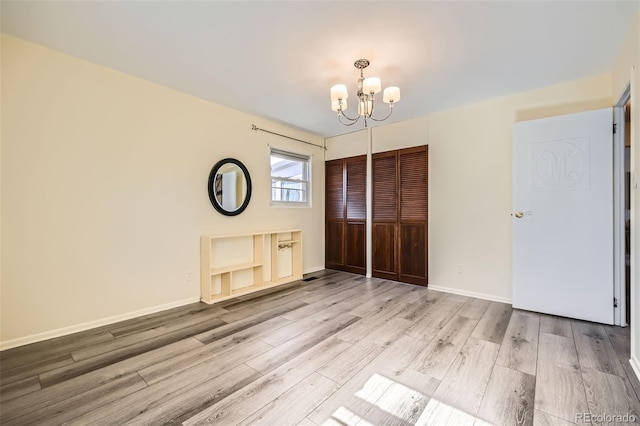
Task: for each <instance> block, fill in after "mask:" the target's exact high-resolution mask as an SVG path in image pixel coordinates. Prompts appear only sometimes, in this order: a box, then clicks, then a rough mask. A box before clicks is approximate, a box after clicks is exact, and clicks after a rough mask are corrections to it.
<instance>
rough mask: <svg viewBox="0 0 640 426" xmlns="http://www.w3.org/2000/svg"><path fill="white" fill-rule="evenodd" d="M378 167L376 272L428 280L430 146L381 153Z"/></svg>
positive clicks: (404, 279) (376, 161) (376, 156)
mask: <svg viewBox="0 0 640 426" xmlns="http://www.w3.org/2000/svg"><path fill="white" fill-rule="evenodd" d="M372 162H373V163H372V169H373V212H372V213H373V214H372V216H373V232H372V234H373V241H372V246H373V265H372V266H373V276H374V277H379V278H386V279H391V280H397V281H402V282H407V283H411V284H418V285H425V286H426V285H427V276H428V268H427V219H428V217H427V215H428V175H429V173H428V164H429V151H428V147H427V146H420V147H415V148H407V149H402V150H397V151H388V152H382V153H377V154H374V155H373V156H372Z"/></svg>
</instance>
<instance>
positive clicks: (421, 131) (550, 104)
mask: <svg viewBox="0 0 640 426" xmlns="http://www.w3.org/2000/svg"><path fill="white" fill-rule="evenodd" d="M611 105H612V99H611V75H610V74H605V75H600V76H595V77H592V78H588V79H584V80H579V81H574V82H569V83H565V84H560V85H556V86H550V87H546V88H542V89H539V90H534V91H530V92H526V93H520V94H515V95H512V96H508V97H504V98H499V99H493V100H490V101H486V102H481V103H477V104H473V105H469V106H466V107H464V108H457V109H454V110H449V111H443V112H438V113H434V114H431V115H429V116H425V117H420V118H417V119H413V120H407V121H403V122H398V123H392V124H389V125H384V126H380V127H375V128H374V129H373V131H372V146H373V151H374V152H380V151H386V150H391V149H397V148H405V147H408V146H417V145H424V144H428V145H429V287H430V288H434V289H440V290H445V291H450V292H456V293H462V294H468V295H476V296H480V297H485V298H489V299H493V300H501V301H507V302H508V301H510V300H511V216H510V213H511V128H512V125H513V123H515V122H516V121H520V120H525V119H533V118H541V117H545V116H553V115H559V114H564V113H571V112H579V111H585V110H589V109H596V108H604V107H610V106H611ZM401 107H402V105H398V106H397V108H401ZM353 141H357V144H354V146H351V147H349V148H347V146H349V144H350V143H351V142H353ZM365 152H366V132H358V133H352V134H349V135H346V136H341V137H335V138H331V139H328V140H327V158H340V157H341V156H350V155H357V154H363V153H365ZM344 153H348V155H342V154H344ZM460 264H462V265H463V273H461V274H460V273H458V268H459V265H460Z"/></svg>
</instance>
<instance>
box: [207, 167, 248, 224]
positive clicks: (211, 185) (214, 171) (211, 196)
mask: <svg viewBox="0 0 640 426" xmlns="http://www.w3.org/2000/svg"><path fill="white" fill-rule="evenodd" d="M228 163H232V164H235V165H236V166H238V167H240V170H242V173H243V174H244V178H245V180H246V181H247V193H246V195H245V197H244V202H243V203H242V204H241V205H240V207H238V208H237V209H236V210H234V211H231V212H230V211H227V210H225V209H223V208H222V206H221V205H220V204H218V201H217V200H216V192H215V188H214V181H215V178H216V174H217V173H218V170H219V169H220V167H222V166H223V165H225V164H228ZM207 189H208V191H209V200H210V201H211V204H212V205H213V207H214V208H215V209H216V210H217V211H218V213H220V214H223V215H225V216H237V215H239V214H240V213H242V212H243V211H245V209H246V208H247V206H248V205H249V201H250V200H251V176H250V175H249V170H247V168H246V167H245V165H244V164H242V162H241V161H240V160H236V159H235V158H224V159H222V160H220V161H218V162H217V163H216V164H215V166H213V168H212V169H211V173H209V184H208V187H207Z"/></svg>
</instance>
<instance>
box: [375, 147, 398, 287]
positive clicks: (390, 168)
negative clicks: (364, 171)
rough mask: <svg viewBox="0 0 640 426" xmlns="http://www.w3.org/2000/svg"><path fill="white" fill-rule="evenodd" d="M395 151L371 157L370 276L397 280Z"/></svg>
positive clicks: (396, 175) (396, 166) (396, 156)
mask: <svg viewBox="0 0 640 426" xmlns="http://www.w3.org/2000/svg"><path fill="white" fill-rule="evenodd" d="M397 154H398V152H397V151H390V152H381V153H379V154H374V155H373V156H372V171H373V179H372V180H373V206H372V212H373V221H372V225H373V226H372V236H373V244H372V249H373V256H372V275H373V276H374V277H378V278H385V279H388V280H394V281H397V280H398V241H397V239H398V164H397V163H398V155H397Z"/></svg>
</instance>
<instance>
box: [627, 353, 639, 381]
mask: <svg viewBox="0 0 640 426" xmlns="http://www.w3.org/2000/svg"><path fill="white" fill-rule="evenodd" d="M629 364H631V368H632V369H633V372H634V373H636V377H637V378H638V380H640V361H639V360H638V358H636V356H635V355H632V356H631V359H630V360H629Z"/></svg>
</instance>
